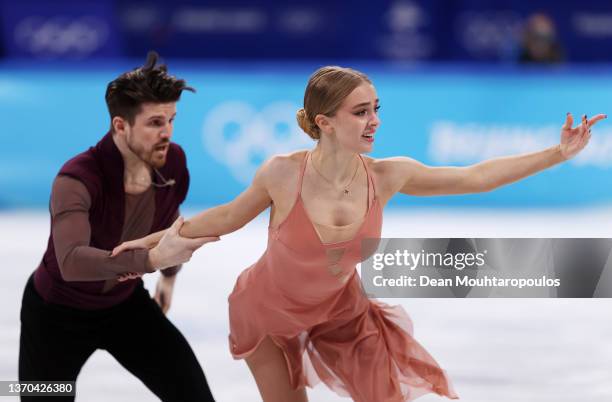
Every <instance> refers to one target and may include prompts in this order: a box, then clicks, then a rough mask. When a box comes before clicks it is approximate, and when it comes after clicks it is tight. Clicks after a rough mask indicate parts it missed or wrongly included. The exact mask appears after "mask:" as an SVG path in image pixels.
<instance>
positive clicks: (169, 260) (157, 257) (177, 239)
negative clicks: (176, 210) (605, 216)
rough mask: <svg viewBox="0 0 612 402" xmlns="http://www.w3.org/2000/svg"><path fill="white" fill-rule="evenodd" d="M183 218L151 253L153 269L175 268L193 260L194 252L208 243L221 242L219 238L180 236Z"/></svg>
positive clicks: (167, 232)
mask: <svg viewBox="0 0 612 402" xmlns="http://www.w3.org/2000/svg"><path fill="white" fill-rule="evenodd" d="M183 222H184V221H183V217H182V216H179V217H178V219H177V220H176V221H174V223H173V224H172V226H170V227H169V228H168V230H166V232H165V233H164V235H163V237H162V238H161V240H160V241H159V243H158V244H157V246H155V247H153V248H152V249H151V250H150V251H149V261H150V263H151V265H152V266H153V268H155V269H156V270H157V269H165V268H169V267H173V266H176V265H179V264H182V263H184V262H187V261H189V260H190V259H191V255H192V254H193V252H194V251H196V250H197V249H199V248H200V247H202V246H203V245H204V244H206V243H210V242H214V241H217V240H219V237H218V236H208V237H198V238H195V239H190V238H188V237H182V236H181V235H180V234H179V231H180V229H181V226H183Z"/></svg>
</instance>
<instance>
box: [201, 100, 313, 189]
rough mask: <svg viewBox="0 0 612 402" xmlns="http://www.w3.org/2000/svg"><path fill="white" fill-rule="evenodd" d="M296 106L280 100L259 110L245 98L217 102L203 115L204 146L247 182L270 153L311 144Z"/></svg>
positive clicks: (237, 178) (273, 153)
mask: <svg viewBox="0 0 612 402" xmlns="http://www.w3.org/2000/svg"><path fill="white" fill-rule="evenodd" d="M298 108H299V106H297V105H296V104H294V103H292V102H282V101H281V102H275V103H271V104H269V105H267V106H265V107H264V108H263V109H262V110H261V111H258V110H256V109H255V108H254V107H253V106H251V105H250V104H248V103H245V102H239V101H230V102H224V103H221V104H220V105H218V106H216V107H215V108H213V109H212V110H211V111H210V112H209V113H208V114H207V115H206V117H205V119H204V124H203V126H202V140H203V144H204V148H205V149H206V150H207V151H208V153H209V154H210V155H211V156H212V157H213V158H214V159H215V160H217V161H218V162H220V163H222V164H224V165H226V166H227V167H228V168H229V169H230V171H231V172H232V175H233V176H234V177H235V178H236V180H238V181H240V182H241V183H243V184H248V183H250V181H251V180H252V178H253V175H254V174H255V171H256V170H257V168H259V166H260V165H261V163H262V162H263V161H264V160H266V159H268V158H269V157H271V156H272V155H275V154H280V153H287V152H290V151H294V150H296V149H299V148H305V147H310V146H312V140H311V139H310V137H308V136H307V135H306V134H305V133H304V132H302V130H301V129H300V128H299V127H298V125H297V121H296V118H295V115H296V111H297V110H298Z"/></svg>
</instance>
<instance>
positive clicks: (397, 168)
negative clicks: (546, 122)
mask: <svg viewBox="0 0 612 402" xmlns="http://www.w3.org/2000/svg"><path fill="white" fill-rule="evenodd" d="M604 118H606V116H605V115H603V114H600V115H597V116H595V117H593V118H591V119H590V120H587V119H586V116H583V119H582V123H581V124H580V125H578V126H577V127H575V128H572V124H573V119H572V115H571V114H569V113H568V115H567V118H566V121H565V124H564V125H563V127H562V128H561V141H560V143H559V144H558V145H556V146H553V147H550V148H547V149H544V150H542V151H538V152H533V153H528V154H522V155H514V156H507V157H501V158H494V159H489V160H486V161H484V162H480V163H477V164H475V165H471V166H466V167H431V166H426V165H424V164H422V163H420V162H417V161H415V160H413V159H410V158H403V157H399V158H389V159H383V160H380V161H377V165H379V166H380V168H379V171H380V172H381V174H382V176H383V178H384V183H385V184H386V186H387V189H386V190H387V192H388V193H389V194H390V195H392V194H394V193H397V192H400V193H403V194H411V195H445V194H468V193H479V192H485V191H491V190H493V189H495V188H498V187H500V186H503V185H505V184H509V183H512V182H515V181H518V180H521V179H523V178H525V177H527V176H530V175H532V174H534V173H537V172H539V171H542V170H544V169H547V168H549V167H551V166H554V165H556V164H558V163H561V162H563V161H566V160H567V159H570V158H572V157H573V156H575V155H576V154H578V153H579V152H580V151H581V150H582V149H583V148H584V147H585V146H586V144H587V143H588V142H589V139H590V138H591V127H592V126H593V125H594V124H595V123H597V122H598V121H600V120H602V119H604Z"/></svg>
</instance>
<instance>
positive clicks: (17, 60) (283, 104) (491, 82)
mask: <svg viewBox="0 0 612 402" xmlns="http://www.w3.org/2000/svg"><path fill="white" fill-rule="evenodd" d="M151 49H153V50H156V51H158V52H159V54H160V55H161V56H162V58H163V59H164V60H165V61H166V62H167V63H168V65H169V69H170V72H171V73H173V74H175V75H177V76H179V77H181V78H185V79H186V80H187V82H188V83H189V84H190V85H192V86H194V87H195V88H196V89H197V90H198V92H197V93H196V94H191V93H185V94H184V96H183V98H182V100H181V102H180V103H179V105H178V117H177V120H176V123H175V133H174V140H175V141H176V142H178V143H179V144H181V145H182V146H183V147H184V148H185V150H186V152H187V156H188V164H189V168H190V172H191V178H192V182H191V183H192V184H191V189H190V193H189V197H188V199H187V202H186V204H185V214H186V215H187V216H189V215H191V214H193V213H195V212H196V211H197V210H199V209H201V208H204V207H207V206H212V205H217V204H219V203H223V202H227V201H229V200H231V199H232V198H233V197H235V196H236V195H237V194H238V193H239V192H240V191H242V190H243V189H244V188H245V186H246V185H247V184H248V183H249V181H250V180H251V178H252V176H253V174H254V172H255V169H256V168H257V166H259V164H260V163H261V162H262V161H263V160H265V159H266V158H268V157H269V156H271V155H273V154H277V153H283V152H288V151H291V150H294V149H299V148H306V147H311V146H313V145H314V143H313V142H312V141H311V140H310V139H309V138H308V137H307V136H306V135H305V134H304V133H303V132H301V131H300V130H299V128H298V126H297V124H296V121H295V112H296V111H297V109H298V108H299V107H301V105H302V97H303V91H304V88H305V86H306V83H307V81H308V77H309V75H310V74H311V73H312V72H314V70H315V69H317V68H318V67H320V66H323V65H328V64H337V65H342V66H349V67H353V68H357V69H359V70H361V71H363V72H365V73H366V74H368V75H369V76H370V78H371V79H372V80H373V82H374V84H375V86H376V89H377V91H378V95H379V98H380V100H381V105H382V108H381V112H380V116H381V119H382V126H381V128H380V130H379V131H378V134H377V137H376V141H375V144H374V152H373V153H372V156H374V157H389V156H398V155H403V156H410V157H412V158H415V159H417V160H420V161H422V162H424V163H427V164H430V165H449V164H450V165H466V164H471V163H475V162H478V161H481V160H484V159H487V158H491V157H495V156H500V155H509V154H514V153H519V152H528V151H534V150H539V149H543V148H545V147H549V146H552V145H555V144H557V143H558V141H559V129H560V126H561V125H562V123H563V121H564V119H565V114H566V113H567V112H572V113H573V114H574V116H575V118H576V120H577V121H578V120H579V117H580V116H581V115H582V114H587V115H589V116H591V115H594V114H597V113H608V114H610V113H611V112H612V109H610V107H609V105H610V101H611V100H612V2H609V1H606V0H583V1H576V0H568V1H564V2H559V1H552V0H551V1H548V0H536V1H529V2H527V1H518V0H500V1H495V2H493V1H485V0H397V1H375V2H374V1H365V0H354V1H318V0H316V1H313V0H311V1H302V0H297V1H295V0H292V1H286V2H279V1H272V0H268V1H261V0H250V1H219V0H212V1H205V2H204V1H186V0H175V1H172V2H170V1H161V0H160V1H145V0H143V1H134V0H132V1H127V0H114V1H110V0H107V1H100V0H98V1H93V0H81V1H66V0H55V1H52V2H49V1H42V0H20V1H9V0H0V116H1V117H2V119H1V125H0V139H1V140H2V141H1V142H0V259H2V261H3V262H4V264H3V265H4V267H3V268H2V273H3V284H2V288H1V290H2V292H0V313H1V315H0V379H1V380H14V379H16V377H17V372H16V367H17V365H16V364H17V352H18V351H17V345H18V336H19V303H20V297H21V293H22V290H23V286H24V285H25V281H26V278H27V277H28V275H29V274H30V273H31V271H32V270H33V269H34V268H35V267H36V266H37V265H38V262H39V260H40V257H41V256H42V253H43V251H44V247H45V245H46V239H47V236H48V226H49V222H48V220H49V218H48V214H47V213H46V209H47V205H48V201H49V193H50V188H51V183H52V180H53V178H54V177H55V175H56V174H57V171H58V170H59V168H60V167H61V165H62V164H63V163H64V162H65V161H66V160H67V159H68V158H70V157H72V156H73V155H75V154H76V153H79V152H81V151H83V150H85V149H86V148H87V147H89V146H91V145H93V144H94V143H95V142H96V141H98V139H99V138H100V137H101V136H102V135H104V134H105V133H106V131H107V130H108V127H109V124H110V122H109V117H108V113H107V111H106V105H105V103H104V91H105V89H106V85H107V83H108V82H109V81H111V80H112V79H114V78H115V77H116V76H117V75H119V74H120V73H122V72H124V71H126V70H129V69H132V68H134V67H136V66H139V65H141V64H142V63H143V61H144V59H145V56H146V52H147V51H148V50H151ZM611 166H612V125H611V124H610V123H609V122H608V121H603V122H601V123H599V124H598V125H597V126H596V127H595V129H594V131H593V138H592V140H591V143H590V144H589V146H588V147H587V148H586V149H585V150H584V151H583V152H582V153H581V154H580V155H579V156H578V157H577V158H575V159H573V160H571V161H569V162H567V163H565V164H563V165H560V166H557V167H554V168H552V169H550V170H548V171H545V172H542V173H540V174H538V175H536V176H533V177H530V178H528V179H526V180H523V181H521V182H519V183H515V184H512V185H509V186H507V187H505V188H502V189H499V190H496V191H493V192H490V193H486V194H477V195H466V196H448V197H422V198H420V197H408V196H397V197H395V199H393V200H392V201H391V203H390V206H389V208H388V209H387V212H386V215H385V221H386V226H385V228H384V230H383V236H386V237H612V236H611V235H612V228H610V225H608V224H607V223H608V222H610V220H611V218H612V208H611V207H612V186H610V185H609V177H610V173H611V170H610V167H611ZM266 225H267V222H266V218H265V217H261V218H259V219H257V220H256V221H254V222H253V223H252V224H251V225H249V226H248V227H247V228H246V229H244V230H243V231H241V232H238V233H236V234H232V235H229V236H226V238H225V239H224V240H225V241H223V242H219V243H218V244H214V245H211V246H207V247H208V248H205V249H204V250H202V251H200V252H199V254H198V256H197V258H194V259H193V260H192V262H190V263H189V264H187V267H186V268H185V269H184V270H183V272H181V274H180V275H181V278H179V280H178V281H177V290H176V292H175V296H174V303H173V308H172V310H171V312H170V316H171V319H172V320H173V321H174V322H175V323H176V325H177V326H178V327H179V328H180V329H181V330H182V331H183V333H184V334H185V336H186V337H187V339H188V340H189V341H190V342H191V343H192V346H193V347H194V350H196V353H197V354H198V357H199V358H200V361H201V363H202V365H203V367H204V369H205V371H206V373H207V376H208V377H209V381H210V383H211V386H212V389H213V391H214V392H215V395H216V396H217V398H218V400H219V401H256V400H259V399H258V395H257V392H256V387H255V384H254V382H253V380H252V379H251V377H250V375H249V373H248V370H247V368H246V365H245V364H244V363H243V362H234V361H233V360H232V359H231V356H230V355H229V352H228V350H227V342H226V339H227V338H226V336H227V326H228V324H227V314H226V311H227V304H226V297H227V295H228V294H229V292H230V291H231V288H232V287H233V283H234V281H235V278H236V276H237V275H238V274H239V272H240V271H241V270H242V269H244V268H246V267H247V266H248V265H249V264H251V263H252V262H254V261H255V260H256V259H257V258H258V257H259V255H260V254H261V252H262V251H263V250H264V248H265V235H264V233H265V230H266ZM237 250H239V252H237ZM579 268H580V267H577V269H579ZM155 280H156V277H154V276H152V277H147V278H145V282H146V284H147V285H148V287H149V289H153V288H154V285H155ZM578 280H579V278H578ZM389 302H391V303H393V304H398V303H399V304H402V305H404V307H405V308H406V310H407V311H408V312H409V314H411V316H412V317H413V319H414V321H415V328H416V338H417V339H418V340H419V341H420V342H422V343H423V344H424V345H425V346H426V348H428V350H430V351H431V353H432V354H433V355H434V356H435V357H436V358H437V359H438V360H439V361H440V363H441V365H442V366H444V367H445V368H446V369H447V370H448V371H449V374H450V376H451V378H453V379H454V381H455V386H456V388H457V391H458V392H459V394H460V395H461V396H462V399H463V400H464V401H468V402H474V401H475V402H481V401H482V402H485V401H486V402H505V401H516V400H521V401H549V400H550V401H556V402H560V401H561V402H564V401H567V402H570V401H572V402H574V401H595V402H599V401H601V402H603V401H609V400H611V399H610V398H611V397H612V384H611V383H610V381H609V379H610V378H612V347H611V346H610V343H609V342H608V341H609V339H610V337H611V336H612V320H608V319H602V317H608V316H609V312H610V310H611V308H612V303H611V302H610V300H609V299H592V300H578V299H574V300H570V299H567V300H560V299H550V300H545V299H544V300H538V299H522V300H518V299H508V300H504V299H500V300H460V299H459V300H442V299H441V300H434V299H429V300H428V299H418V300H402V299H394V300H390V301H389ZM152 353H154V351H152ZM172 369H175V368H172ZM79 381H80V383H79V384H80V388H79V395H80V397H79V399H80V400H86V401H107V400H126V401H128V400H129V401H135V400H138V401H152V400H155V399H154V398H153V396H152V395H151V394H150V393H149V392H148V391H147V390H146V389H145V388H144V386H143V385H142V384H140V383H139V382H138V380H136V379H134V378H133V377H131V375H129V374H127V372H125V370H123V369H122V368H120V367H119V365H118V364H117V363H116V362H114V361H113V360H112V358H110V357H109V355H108V354H106V353H105V352H98V353H96V354H95V355H94V356H93V357H92V358H91V359H90V361H89V362H88V363H87V365H86V366H85V368H84V369H83V372H82V375H81V377H80V378H79ZM109 385H112V387H110V386H109ZM102 389H104V392H102ZM0 398H1V397H0ZM79 399H77V400H79ZM311 400H312V401H340V400H342V399H340V398H338V397H336V396H335V395H333V394H331V392H330V391H328V390H326V389H325V388H324V387H323V386H319V387H318V388H317V389H316V390H315V391H313V392H311ZM423 400H424V401H437V400H438V399H437V398H435V397H426V398H423Z"/></svg>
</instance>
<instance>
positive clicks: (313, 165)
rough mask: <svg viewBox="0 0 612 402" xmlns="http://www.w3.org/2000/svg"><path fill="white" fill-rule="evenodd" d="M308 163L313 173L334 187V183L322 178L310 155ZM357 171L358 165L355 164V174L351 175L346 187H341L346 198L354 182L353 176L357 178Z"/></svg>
mask: <svg viewBox="0 0 612 402" xmlns="http://www.w3.org/2000/svg"><path fill="white" fill-rule="evenodd" d="M310 163H311V164H312V167H313V168H314V170H315V172H317V174H318V175H319V176H321V177H322V178H323V180H325V181H326V182H328V183H329V184H331V185H332V186H333V187H335V185H334V183H333V182H332V181H331V180H329V179H328V178H327V177H325V176H323V174H322V173H321V172H319V169H317V166H316V165H315V163H314V160H313V159H312V153H311V154H310ZM358 170H359V163H357V166H356V167H355V172H354V173H353V177H351V180H350V181H349V182H348V183H347V184H346V185H344V186H342V187H344V190H343V191H342V192H343V194H344V195H346V196H348V195H350V193H351V192H350V190H349V187H350V186H351V184H352V183H353V180H355V176H357V171H358Z"/></svg>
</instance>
